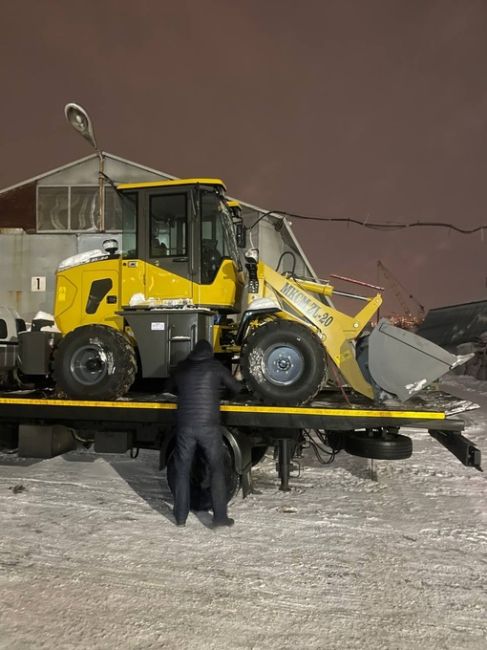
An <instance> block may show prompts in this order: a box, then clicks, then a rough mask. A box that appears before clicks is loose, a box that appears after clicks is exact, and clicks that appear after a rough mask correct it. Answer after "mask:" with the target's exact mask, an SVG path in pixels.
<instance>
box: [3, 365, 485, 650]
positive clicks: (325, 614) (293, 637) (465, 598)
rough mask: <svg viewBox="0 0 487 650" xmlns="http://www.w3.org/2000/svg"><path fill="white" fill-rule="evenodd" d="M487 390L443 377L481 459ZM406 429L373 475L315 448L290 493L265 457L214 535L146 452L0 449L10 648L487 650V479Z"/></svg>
mask: <svg viewBox="0 0 487 650" xmlns="http://www.w3.org/2000/svg"><path fill="white" fill-rule="evenodd" d="M486 386H487V385H486V384H485V383H482V382H478V381H475V380H473V379H470V378H463V377H462V378H458V377H454V378H452V379H451V380H449V384H448V388H450V389H451V390H452V391H453V390H455V391H456V392H457V393H458V394H459V395H460V396H461V397H466V398H467V399H471V400H474V401H478V402H479V403H481V405H482V408H481V409H480V410H478V411H472V412H469V413H467V414H466V415H465V417H466V419H467V422H468V429H467V432H466V435H467V436H468V437H470V438H471V439H472V440H473V441H474V442H476V444H478V445H479V446H480V448H481V449H482V451H483V453H484V456H485V455H486V454H487V442H486V440H487V432H486V426H487V387H486ZM412 437H413V440H414V453H413V456H412V458H410V459H408V460H406V461H395V462H386V461H380V462H379V461H376V463H375V464H376V467H375V470H376V474H377V480H373V479H372V475H373V474H372V473H371V471H370V467H369V466H368V461H366V460H363V459H360V458H355V457H352V456H348V455H346V454H344V453H342V454H340V455H339V456H338V457H337V459H336V461H335V463H334V464H333V465H331V466H327V467H322V466H320V465H318V463H317V462H316V460H315V459H314V457H313V456H312V455H311V454H310V453H307V454H306V457H305V460H304V467H303V469H302V473H301V477H300V478H295V479H293V480H292V491H291V492H289V493H283V492H280V491H279V490H278V482H277V479H276V476H275V472H274V461H273V459H272V458H271V457H268V458H266V460H265V461H264V462H263V463H262V464H261V465H259V466H258V467H257V468H256V469H255V472H254V479H255V486H256V487H257V488H258V489H259V491H261V494H254V495H251V496H250V497H249V498H247V499H245V500H242V499H241V497H240V495H239V496H238V497H237V498H236V499H235V500H234V502H233V503H232V506H231V514H232V515H233V516H234V517H235V518H236V522H237V523H236V525H235V526H234V527H233V528H232V529H228V530H218V531H213V530H211V529H210V528H209V527H208V523H209V515H207V514H200V515H199V516H198V517H196V516H195V515H194V514H192V515H191V516H190V519H189V521H188V525H187V527H186V528H176V527H175V526H174V524H173V521H172V517H171V514H170V506H171V499H170V493H169V492H168V489H167V487H166V483H165V479H164V476H161V475H160V474H159V472H158V470H157V455H156V454H155V453H153V452H148V451H147V452H141V454H140V456H139V458H138V459H137V460H131V459H130V458H129V457H128V456H109V455H106V456H97V455H95V454H94V453H92V452H89V451H86V450H79V451H75V452H71V453H69V454H65V455H64V456H62V457H57V458H53V459H50V460H43V461H37V460H33V459H18V458H17V457H16V456H13V455H6V454H4V455H2V456H0V531H1V538H0V648H2V649H3V648H8V649H9V650H10V649H24V648H36V649H42V648H61V649H63V650H65V649H66V650H67V649H71V648H77V649H78V648H90V649H91V648H118V649H123V648H144V649H145V648H175V649H176V648H177V649H186V648H188V649H189V648H191V649H200V648H201V649H206V648H218V649H226V648H248V649H251V648H254V649H263V650H264V649H265V650H267V649H273V648H279V649H295V648H296V649H302V648H306V649H307V648H310V649H313V648H323V649H333V648H340V649H342V648H360V649H365V650H367V649H372V648H374V649H380V648H387V649H391V648H408V649H409V648H419V647H421V648H424V649H428V650H432V649H435V648H442V649H445V648H446V649H453V648H459V649H460V648H461V649H465V648H476V649H477V648H478V649H479V650H480V649H481V648H482V649H484V648H486V647H487V641H486V639H487V592H486V585H487V526H486V521H487V505H486V494H487V489H486V487H487V484H486V475H485V474H481V473H480V472H477V471H476V470H474V469H471V468H470V469H469V468H465V467H463V465H461V464H460V462H459V461H457V460H456V458H454V457H453V456H452V455H451V454H449V453H448V452H447V450H446V449H444V448H443V447H441V446H440V445H439V444H438V443H437V442H436V441H435V440H433V439H432V438H430V437H429V436H428V434H427V433H425V432H419V431H417V432H413V433H412ZM486 457H487V456H486ZM15 486H23V487H24V488H25V489H24V490H22V489H21V488H18V487H17V490H18V491H15V490H13V489H12V488H14V487H15ZM161 497H162V498H161Z"/></svg>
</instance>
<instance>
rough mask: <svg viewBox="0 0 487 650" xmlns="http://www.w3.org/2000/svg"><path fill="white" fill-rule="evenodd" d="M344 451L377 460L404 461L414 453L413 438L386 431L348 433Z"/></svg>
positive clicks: (345, 434)
mask: <svg viewBox="0 0 487 650" xmlns="http://www.w3.org/2000/svg"><path fill="white" fill-rule="evenodd" d="M344 437H345V442H344V449H345V451H346V452H348V453H349V454H352V455H353V456H361V457H362V458H375V459H377V460H403V459H404V458H409V457H410V456H411V454H412V451H413V443H412V440H411V438H409V437H408V436H403V435H401V434H399V433H388V432H384V431H372V430H371V431H346V432H344Z"/></svg>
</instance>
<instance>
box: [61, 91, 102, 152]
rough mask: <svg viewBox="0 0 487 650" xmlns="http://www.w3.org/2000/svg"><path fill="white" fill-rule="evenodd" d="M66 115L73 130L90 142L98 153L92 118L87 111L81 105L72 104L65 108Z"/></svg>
mask: <svg viewBox="0 0 487 650" xmlns="http://www.w3.org/2000/svg"><path fill="white" fill-rule="evenodd" d="M64 114H65V116H66V119H67V121H68V122H69V124H71V126H72V127H73V129H75V131H78V133H80V134H81V135H82V136H83V138H85V140H88V142H89V143H90V144H91V146H92V147H93V148H94V149H96V151H98V147H97V145H96V140H95V131H94V129H93V124H92V123H91V120H90V116H89V115H88V113H87V112H86V111H85V109H84V108H83V107H82V106H80V105H79V104H74V103H73V102H70V103H69V104H66V106H65V107H64Z"/></svg>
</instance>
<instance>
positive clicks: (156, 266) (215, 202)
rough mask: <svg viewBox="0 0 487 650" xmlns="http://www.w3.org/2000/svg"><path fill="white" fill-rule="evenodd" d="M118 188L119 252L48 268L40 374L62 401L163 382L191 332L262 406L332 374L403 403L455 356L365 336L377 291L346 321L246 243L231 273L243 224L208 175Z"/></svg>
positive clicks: (111, 245) (397, 335)
mask: <svg viewBox="0 0 487 650" xmlns="http://www.w3.org/2000/svg"><path fill="white" fill-rule="evenodd" d="M118 192H119V195H120V199H121V205H122V213H123V237H122V250H121V251H119V250H118V245H117V243H116V242H113V241H110V240H108V241H107V242H105V250H104V251H93V252H90V253H87V254H82V255H79V256H75V257H74V258H70V259H68V260H65V261H64V262H63V263H62V264H61V265H60V267H59V269H58V272H57V283H56V299H55V318H56V324H57V326H58V327H59V329H60V330H61V333H62V338H61V340H60V342H59V343H58V344H57V346H56V349H55V350H54V356H53V375H54V379H55V381H56V384H57V386H58V389H59V390H60V391H61V392H62V393H64V394H66V395H68V396H70V397H74V398H79V399H83V398H84V399H100V400H105V399H115V398H117V397H120V396H122V395H124V394H125V393H126V392H127V391H128V390H129V389H130V387H131V386H132V384H133V382H134V381H135V379H136V377H137V376H139V377H140V378H142V379H158V380H162V379H164V378H166V377H168V376H169V374H170V372H171V369H172V368H173V367H174V365H175V364H176V363H177V362H178V361H179V360H180V359H182V358H184V357H185V356H186V355H187V354H188V353H189V352H190V350H191V349H192V347H193V346H194V345H195V343H196V341H197V340H198V339H201V338H205V339H207V340H209V341H211V342H212V343H213V345H214V347H215V351H216V353H217V355H218V356H219V357H220V358H221V360H222V361H223V362H225V363H228V364H229V365H230V364H231V363H232V362H235V361H236V360H238V361H239V362H240V366H241V370H242V374H243V376H244V379H245V382H246V384H247V387H248V388H249V390H250V391H251V393H253V394H254V395H255V396H256V397H258V398H259V399H261V400H264V401H266V402H268V403H272V404H302V403H306V402H308V401H310V400H311V399H312V398H313V397H314V396H315V395H316V393H317V392H318V391H319V390H320V389H321V388H322V387H324V386H325V385H326V384H327V382H328V381H329V378H330V376H332V377H333V379H335V375H336V376H337V377H341V379H340V381H342V382H343V383H344V384H346V385H348V386H350V387H351V388H352V389H353V390H354V391H356V392H357V393H360V394H362V395H364V396H366V397H368V398H370V399H380V398H381V397H382V396H384V395H393V396H395V397H397V398H399V399H401V400H403V401H404V400H405V399H408V398H409V397H410V396H411V395H413V394H415V393H416V392H418V391H419V390H421V389H422V388H423V387H424V386H425V385H427V384H429V383H431V381H433V380H435V379H436V378H437V377H438V376H440V375H442V374H443V373H445V372H447V371H448V370H449V369H450V368H451V367H454V366H455V365H456V364H457V363H458V362H459V360H458V359H457V358H456V357H454V356H453V355H450V354H449V353H447V352H445V351H444V350H442V349H441V348H439V347H438V346H436V345H433V344H432V343H430V342H429V341H425V340H424V339H421V338H420V337H417V336H415V335H413V334H411V333H410V332H405V331H403V330H399V329H398V328H394V327H392V326H391V325H390V324H389V323H388V322H387V321H380V323H379V324H378V325H376V326H375V327H374V328H373V330H372V332H371V333H369V334H368V335H367V336H364V328H365V327H366V326H367V325H369V324H370V321H371V318H372V317H373V316H374V314H375V313H376V312H377V309H378V308H379V306H380V304H381V296H380V295H376V296H374V297H372V298H370V299H366V302H365V305H364V306H363V308H362V309H361V310H359V311H358V313H356V314H354V315H352V316H349V315H346V314H344V313H342V312H340V311H339V310H337V309H335V308H334V306H333V304H332V302H331V296H332V294H333V287H332V286H330V285H329V284H323V283H320V282H315V281H310V280H305V279H300V278H297V277H295V276H292V275H289V276H286V275H283V274H280V273H278V272H276V271H274V270H273V269H271V268H270V267H269V266H267V265H265V264H264V263H262V262H260V261H259V260H258V255H257V252H256V251H252V250H250V251H248V252H247V253H246V254H245V269H244V265H243V264H242V262H241V255H240V254H239V250H238V246H240V248H243V247H245V236H244V234H245V230H244V228H243V225H242V222H241V219H240V218H239V214H238V206H236V205H235V204H231V203H230V202H229V201H228V200H227V199H226V197H225V186H224V184H223V182H222V181H220V180H218V179H189V180H175V181H160V182H152V183H137V184H126V185H121V186H119V187H118ZM244 296H246V297H244ZM161 387H162V384H161Z"/></svg>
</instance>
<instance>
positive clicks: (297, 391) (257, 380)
mask: <svg viewBox="0 0 487 650" xmlns="http://www.w3.org/2000/svg"><path fill="white" fill-rule="evenodd" d="M240 365H241V369H242V375H243V377H244V380H245V383H246V384H247V387H248V389H249V390H250V392H251V393H253V394H254V395H255V396H256V397H257V398H258V399H260V400H262V401H264V402H268V403H272V404H291V405H293V404H305V403H306V402H309V401H310V400H312V399H313V397H314V396H315V395H316V393H318V391H319V390H320V387H321V385H322V384H323V382H324V380H325V379H326V361H325V350H324V348H323V345H322V344H321V341H320V340H319V338H318V337H317V336H316V335H315V334H314V333H313V332H312V331H311V330H310V329H308V328H307V327H305V326H304V325H301V324H300V323H295V322H292V321H285V320H274V321H271V322H270V323H265V324H264V325H261V326H260V327H258V328H257V329H256V330H255V331H254V332H253V333H252V334H251V335H250V336H249V338H248V339H247V341H246V342H245V344H244V346H243V348H242V353H241V358H240Z"/></svg>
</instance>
